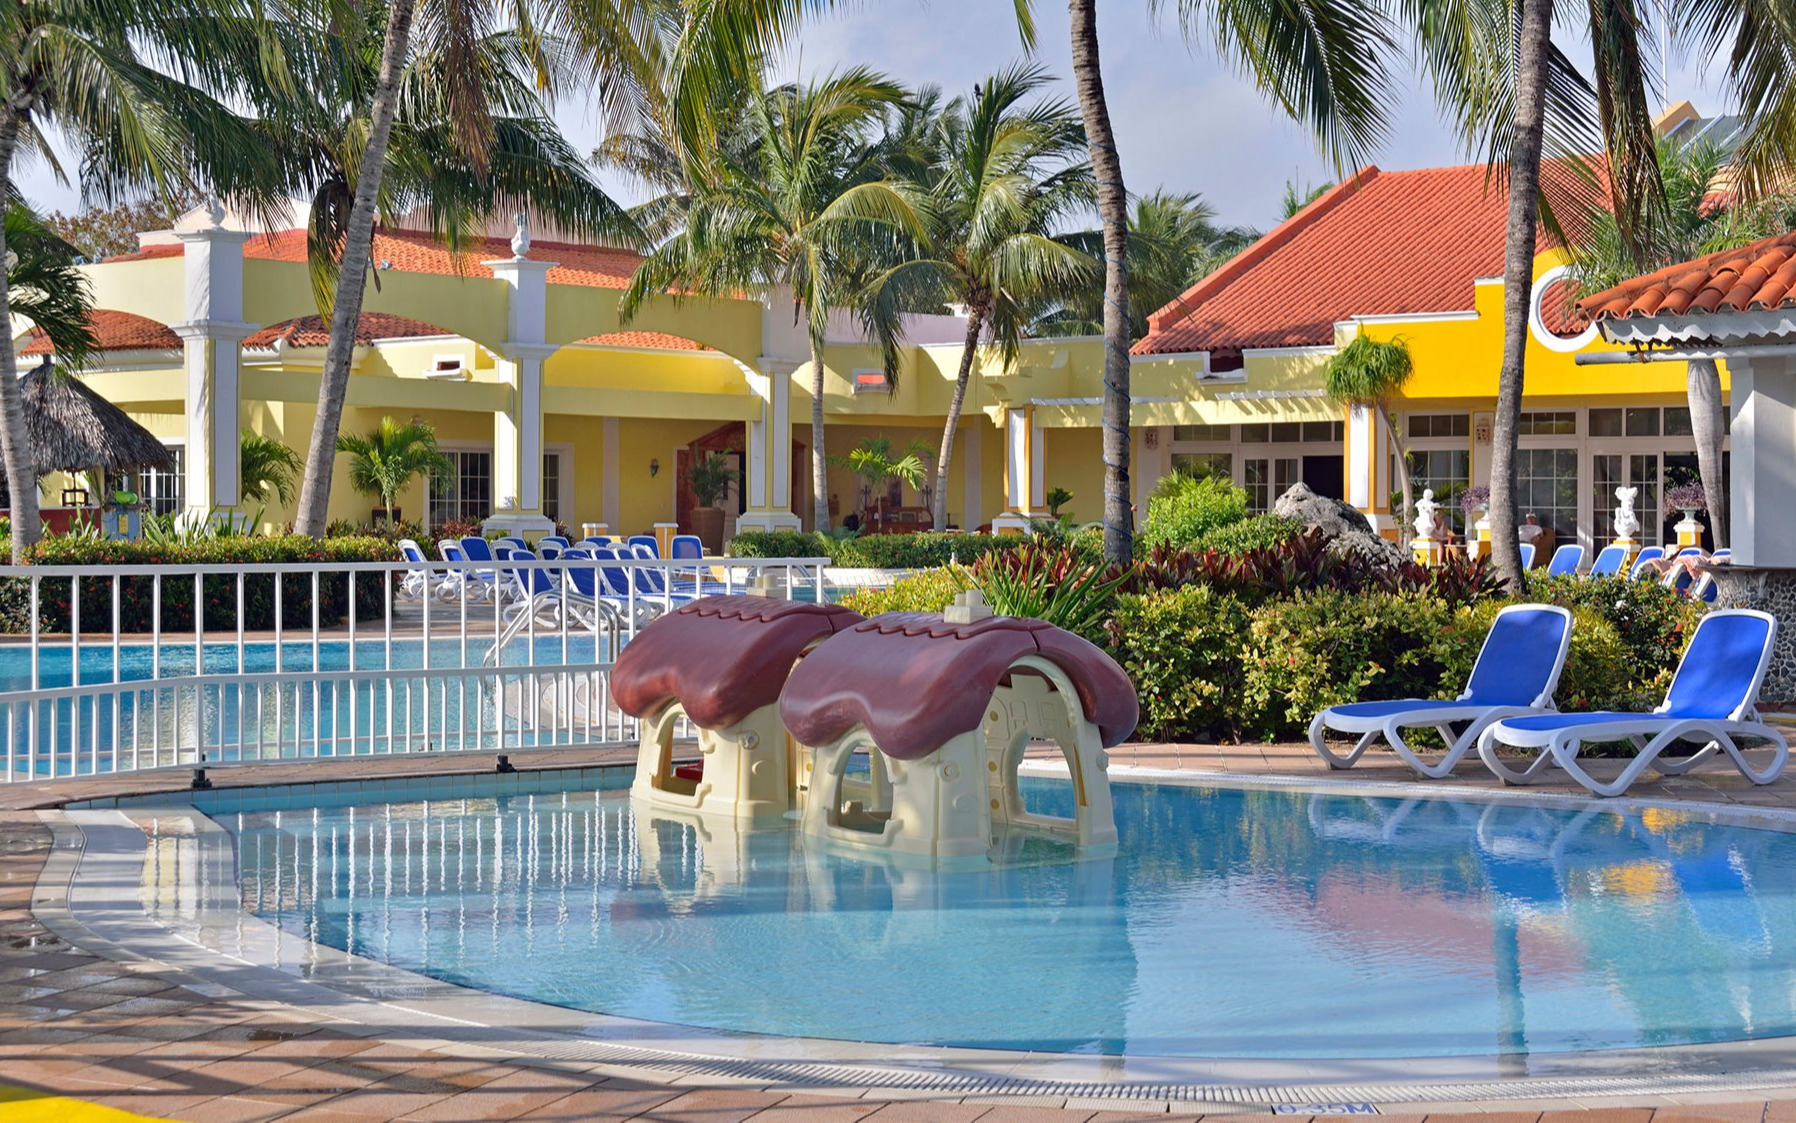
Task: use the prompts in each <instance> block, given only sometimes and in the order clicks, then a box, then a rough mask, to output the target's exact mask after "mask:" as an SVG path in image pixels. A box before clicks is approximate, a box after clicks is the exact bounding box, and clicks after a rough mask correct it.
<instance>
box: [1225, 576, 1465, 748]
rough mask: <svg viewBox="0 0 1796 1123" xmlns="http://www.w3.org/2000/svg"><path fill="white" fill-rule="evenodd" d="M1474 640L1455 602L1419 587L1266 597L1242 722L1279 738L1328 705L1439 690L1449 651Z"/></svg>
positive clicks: (1247, 653)
mask: <svg viewBox="0 0 1796 1123" xmlns="http://www.w3.org/2000/svg"><path fill="white" fill-rule="evenodd" d="M1478 638H1479V639H1480V640H1481V639H1482V633H1480V634H1479V636H1478ZM1468 642H1470V641H1469V640H1468V639H1467V638H1466V637H1465V636H1464V635H1462V634H1461V633H1460V632H1459V629H1458V628H1457V627H1455V621H1454V617H1453V613H1452V610H1451V609H1449V608H1448V607H1447V606H1446V605H1445V604H1443V603H1442V602H1441V601H1438V600H1435V599H1433V598H1431V597H1426V596H1419V595H1416V594H1412V593H1401V594H1390V593H1346V592H1341V591H1339V590H1335V589H1316V590H1313V591H1310V592H1303V593H1299V594H1297V595H1296V596H1293V597H1290V598H1288V599H1285V600H1274V601H1267V602H1266V603H1265V604H1262V605H1260V606H1259V607H1258V608H1256V609H1254V610H1253V613H1252V615H1251V617H1250V618H1249V621H1248V631H1247V642H1246V644H1245V646H1244V647H1243V649H1242V656H1241V658H1242V663H1243V675H1244V679H1245V681H1244V684H1243V690H1242V708H1243V715H1242V724H1243V726H1244V727H1245V728H1247V729H1248V730H1249V731H1250V732H1252V733H1256V734H1259V735H1260V736H1262V737H1265V738H1266V739H1268V740H1279V739H1282V738H1288V737H1294V736H1298V735H1300V734H1301V733H1302V732H1303V731H1304V730H1305V729H1306V728H1307V727H1308V726H1309V723H1310V719H1311V718H1312V717H1314V716H1315V715H1316V713H1317V711H1319V710H1323V709H1326V708H1328V707H1329V706H1338V705H1341V704H1343V703H1346V702H1358V701H1361V700H1369V699H1379V698H1428V697H1434V696H1436V695H1438V694H1440V693H1441V681H1442V676H1443V675H1444V674H1445V672H1446V670H1447V664H1448V659H1449V652H1450V650H1451V649H1452V648H1453V647H1454V646H1456V645H1458V646H1464V645H1466V644H1467V643H1468Z"/></svg>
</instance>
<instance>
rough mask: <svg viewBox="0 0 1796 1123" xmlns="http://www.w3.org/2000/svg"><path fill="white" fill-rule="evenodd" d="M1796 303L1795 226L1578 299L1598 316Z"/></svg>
mask: <svg viewBox="0 0 1796 1123" xmlns="http://www.w3.org/2000/svg"><path fill="white" fill-rule="evenodd" d="M1791 307H1796V230H1792V231H1790V232H1789V233H1787V234H1778V235H1776V236H1774V237H1770V238H1765V239H1762V240H1761V241H1757V242H1754V243H1752V244H1751V245H1747V246H1741V247H1740V248H1739V249H1734V250H1722V251H1720V252H1719V253H1712V254H1708V255H1706V256H1704V257H1699V258H1697V259H1695V260H1694V261H1681V262H1679V263H1677V264H1676V265H1667V266H1666V267H1665V268H1663V269H1656V270H1654V271H1653V272H1651V273H1648V274H1646V275H1644V276H1641V277H1635V278H1634V279H1633V280H1631V281H1624V282H1623V283H1621V284H1619V285H1617V286H1615V287H1614V288H1612V289H1608V290H1606V291H1604V292H1599V293H1593V294H1591V295H1590V296H1587V297H1584V298H1583V299H1582V300H1579V301H1578V309H1579V311H1581V312H1583V313H1585V314H1586V315H1588V316H1590V317H1592V318H1593V319H1597V320H1607V319H1616V320H1626V319H1631V318H1635V317H1644V316H1683V315H1698V316H1700V315H1706V314H1708V313H1710V312H1757V311H1761V310H1764V309H1771V308H1791Z"/></svg>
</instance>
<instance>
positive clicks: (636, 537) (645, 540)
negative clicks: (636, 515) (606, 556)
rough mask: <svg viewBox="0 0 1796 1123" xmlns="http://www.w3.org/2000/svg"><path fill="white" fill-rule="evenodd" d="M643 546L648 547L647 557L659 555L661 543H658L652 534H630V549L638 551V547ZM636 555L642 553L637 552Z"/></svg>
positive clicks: (639, 555) (638, 555)
mask: <svg viewBox="0 0 1796 1123" xmlns="http://www.w3.org/2000/svg"><path fill="white" fill-rule="evenodd" d="M644 546H647V547H648V550H649V557H651V558H658V557H660V556H661V543H659V542H657V541H656V540H655V536H654V535H652V534H632V535H630V548H631V549H632V550H638V551H640V549H641V548H642V547H644ZM636 556H637V557H641V556H642V555H641V553H640V552H639V553H638V554H637V555H636Z"/></svg>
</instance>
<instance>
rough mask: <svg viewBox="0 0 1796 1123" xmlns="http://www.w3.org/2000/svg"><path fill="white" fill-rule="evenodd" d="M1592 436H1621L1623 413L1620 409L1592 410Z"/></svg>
mask: <svg viewBox="0 0 1796 1123" xmlns="http://www.w3.org/2000/svg"><path fill="white" fill-rule="evenodd" d="M1590 435H1591V436H1593V437H1619V436H1621V411H1620V410H1619V409H1593V410H1591V411H1590Z"/></svg>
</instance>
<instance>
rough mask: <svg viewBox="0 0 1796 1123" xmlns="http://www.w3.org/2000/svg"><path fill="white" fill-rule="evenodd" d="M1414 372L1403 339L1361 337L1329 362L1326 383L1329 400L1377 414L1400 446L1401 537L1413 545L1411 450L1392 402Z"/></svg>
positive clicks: (1400, 393)
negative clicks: (1400, 428)
mask: <svg viewBox="0 0 1796 1123" xmlns="http://www.w3.org/2000/svg"><path fill="white" fill-rule="evenodd" d="M1414 370H1415V364H1414V362H1413V361H1412V360H1411V359H1410V354H1409V347H1408V346H1407V345H1406V344H1405V343H1404V342H1403V340H1402V339H1393V340H1390V341H1388V342H1384V343H1376V342H1373V340H1372V339H1371V338H1369V337H1368V336H1366V335H1365V334H1364V333H1361V334H1359V335H1356V336H1354V337H1353V341H1352V342H1351V343H1349V344H1347V346H1345V347H1343V348H1341V350H1340V351H1339V352H1337V353H1336V354H1335V355H1334V356H1333V357H1332V358H1330V359H1329V361H1328V371H1327V375H1326V378H1325V381H1324V383H1323V385H1324V388H1325V389H1326V390H1327V392H1328V396H1329V397H1330V398H1331V399H1333V400H1334V401H1335V402H1337V403H1338V404H1340V405H1342V406H1346V407H1348V408H1350V409H1353V408H1358V409H1369V410H1372V411H1373V412H1374V413H1376V414H1377V415H1378V417H1379V418H1380V419H1382V420H1383V421H1384V427H1385V429H1386V430H1387V431H1389V433H1390V434H1391V440H1392V441H1393V442H1395V443H1396V445H1397V480H1398V483H1399V484H1400V485H1401V486H1402V488H1403V521H1402V524H1401V525H1400V526H1399V527H1398V528H1397V533H1398V534H1399V535H1400V536H1401V538H1402V540H1403V542H1405V543H1407V542H1408V541H1409V532H1410V507H1411V506H1412V505H1413V503H1414V501H1415V497H1414V494H1413V492H1412V490H1411V486H1410V478H1409V450H1408V449H1406V448H1404V446H1403V437H1402V434H1401V433H1399V432H1398V430H1397V425H1396V422H1394V421H1393V420H1392V419H1391V402H1392V401H1393V400H1395V399H1396V398H1397V397H1399V396H1401V395H1402V393H1403V386H1404V384H1405V383H1407V382H1408V381H1409V376H1410V375H1411V374H1412V373H1413V372H1414Z"/></svg>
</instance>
